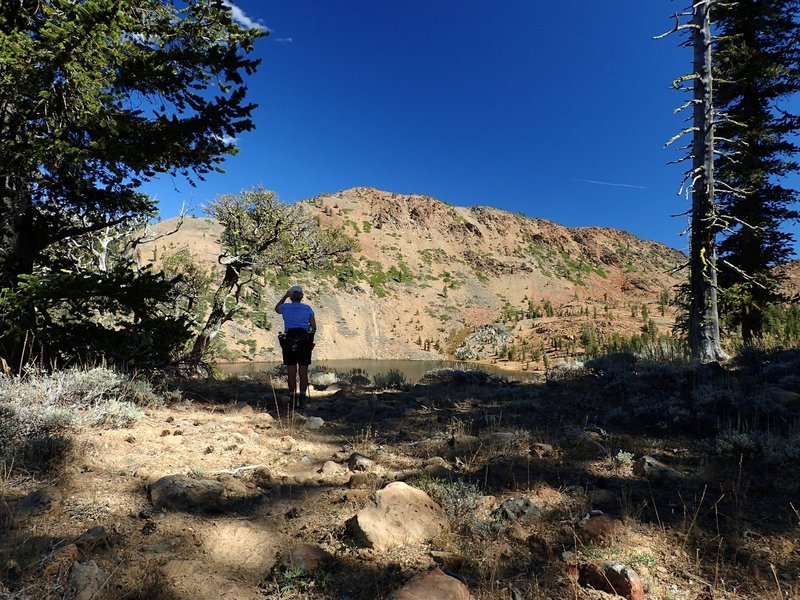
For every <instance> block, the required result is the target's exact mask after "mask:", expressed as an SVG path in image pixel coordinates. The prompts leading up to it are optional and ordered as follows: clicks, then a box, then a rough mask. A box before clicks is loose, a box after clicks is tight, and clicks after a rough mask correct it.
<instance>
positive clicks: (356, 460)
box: [347, 452, 375, 471]
mask: <svg viewBox="0 0 800 600" xmlns="http://www.w3.org/2000/svg"><path fill="white" fill-rule="evenodd" d="M347 466H348V467H349V468H350V470H351V471H370V470H372V469H373V467H375V461H374V460H372V459H370V458H367V457H366V456H364V455H363V454H359V453H358V452H353V454H351V455H350V458H348V459H347Z"/></svg>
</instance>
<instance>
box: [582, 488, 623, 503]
mask: <svg viewBox="0 0 800 600" xmlns="http://www.w3.org/2000/svg"><path fill="white" fill-rule="evenodd" d="M589 501H590V502H591V503H592V506H602V507H603V508H618V507H619V498H617V495H616V494H615V493H614V492H612V491H611V490H605V489H601V488H597V489H594V490H592V491H591V493H590V494H589Z"/></svg>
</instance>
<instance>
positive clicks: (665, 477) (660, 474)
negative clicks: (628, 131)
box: [633, 456, 683, 481]
mask: <svg viewBox="0 0 800 600" xmlns="http://www.w3.org/2000/svg"><path fill="white" fill-rule="evenodd" d="M633 473H634V475H638V476H639V477H644V478H645V479H649V480H650V481H676V480H678V479H682V478H683V474H682V473H681V472H680V471H678V470H677V469H673V468H672V467H670V466H668V465H665V464H664V463H662V462H661V461H659V460H656V459H655V458H653V457H652V456H643V457H641V458H640V459H639V460H637V461H636V462H635V463H634V464H633Z"/></svg>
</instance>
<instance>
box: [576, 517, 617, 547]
mask: <svg viewBox="0 0 800 600" xmlns="http://www.w3.org/2000/svg"><path fill="white" fill-rule="evenodd" d="M578 528H579V529H580V531H581V536H582V537H583V538H584V539H585V540H587V541H590V542H593V543H596V544H598V543H608V542H611V541H613V540H614V539H615V538H616V537H617V536H619V535H620V534H621V533H622V531H623V530H624V529H625V527H624V526H623V524H622V521H620V520H619V519H615V518H614V517H611V516H609V515H604V514H598V515H587V516H586V517H584V518H583V519H581V521H580V523H578Z"/></svg>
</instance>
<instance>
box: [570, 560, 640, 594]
mask: <svg viewBox="0 0 800 600" xmlns="http://www.w3.org/2000/svg"><path fill="white" fill-rule="evenodd" d="M578 583H579V584H580V585H582V586H583V587H588V588H592V589H595V590H600V591H603V592H606V593H608V594H615V595H617V596H622V597H623V598H627V599H628V600H644V586H643V585H642V580H641V579H640V578H639V575H638V574H637V573H636V571H634V570H633V569H631V568H630V567H627V566H625V565H623V564H622V563H618V562H616V561H605V562H602V563H586V564H583V565H581V566H580V567H579V569H578Z"/></svg>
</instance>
